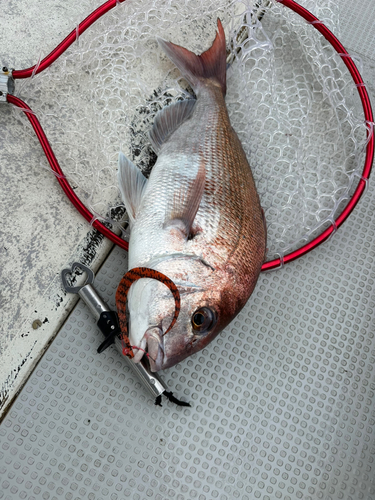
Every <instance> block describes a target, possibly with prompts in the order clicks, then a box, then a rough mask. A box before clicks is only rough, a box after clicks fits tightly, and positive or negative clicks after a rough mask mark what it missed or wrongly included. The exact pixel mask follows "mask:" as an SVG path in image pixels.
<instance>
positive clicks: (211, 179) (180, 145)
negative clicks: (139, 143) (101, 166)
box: [118, 21, 266, 371]
mask: <svg viewBox="0 0 375 500" xmlns="http://www.w3.org/2000/svg"><path fill="white" fill-rule="evenodd" d="M159 43H160V45H161V47H162V48H163V50H165V52H166V53H167V55H168V56H169V57H170V59H171V60H172V61H173V62H174V63H175V64H176V65H177V66H178V67H179V69H180V70H181V72H182V74H183V75H184V76H185V77H186V78H187V79H188V80H189V82H190V83H191V85H192V86H193V88H194V91H195V93H196V95H197V101H196V103H195V104H194V103H193V102H192V101H190V102H187V103H186V102H185V103H182V104H181V103H177V104H174V105H171V106H169V107H168V108H165V109H164V110H162V111H161V112H159V114H158V115H157V116H156V118H155V124H154V129H153V130H152V131H151V134H150V137H151V140H152V141H153V144H154V148H155V150H156V151H157V154H158V159H157V162H156V164H155V165H154V167H153V170H152V172H151V174H150V177H149V179H148V181H147V182H145V180H144V179H140V181H139V182H138V184H136V185H137V186H138V188H137V189H139V192H138V193H137V195H134V193H131V192H129V190H128V191H127V187H126V184H125V180H126V175H128V174H126V173H125V170H124V171H123V172H122V173H121V168H125V169H127V171H129V175H130V176H133V178H134V177H137V176H138V177H140V176H141V174H140V172H139V171H138V172H137V169H136V167H134V165H132V164H131V162H129V161H128V160H122V164H121V163H120V187H121V182H123V184H122V192H123V193H124V203H125V205H126V207H127V210H128V211H130V212H131V220H132V221H133V222H132V224H131V234H130V240H129V265H130V267H131V268H132V267H145V268H152V269H155V270H157V271H159V272H161V273H163V274H164V275H166V276H168V277H169V278H170V279H171V280H172V281H173V282H174V283H175V284H176V285H177V287H178V289H179V292H180V295H181V308H180V315H179V317H178V319H177V321H176V324H175V325H174V326H173V328H172V329H171V331H168V333H167V334H166V333H165V330H166V327H167V326H168V325H169V324H170V322H171V320H172V318H173V315H174V313H175V307H174V306H175V304H174V299H173V296H172V294H171V293H169V292H166V289H165V287H163V285H161V284H160V283H158V282H157V281H155V280H148V281H147V282H146V281H145V280H139V281H137V283H135V284H134V285H133V286H132V288H131V289H130V292H129V295H128V306H129V313H130V329H129V331H130V334H129V336H130V343H131V344H132V345H136V346H139V347H140V349H145V350H148V353H149V354H150V365H151V369H152V370H154V371H156V370H159V369H164V368H167V367H170V366H173V365H174V364H175V363H176V362H179V361H181V360H182V359H184V358H185V357H187V356H189V355H190V354H193V353H194V352H196V351H198V350H200V349H202V348H203V347H204V346H205V345H207V343H208V342H210V341H211V340H212V339H213V338H214V337H215V336H216V335H217V334H218V333H219V332H220V331H221V330H222V329H223V328H224V327H225V326H226V325H227V324H228V323H229V322H230V321H231V320H232V319H233V318H234V317H235V316H236V314H238V312H239V311H240V310H241V308H242V307H243V306H244V305H245V303H246V301H247V300H248V298H249V296H250V295H251V293H252V291H253V289H254V286H255V284H256V281H257V279H258V276H259V273H260V270H261V265H262V263H263V261H264V256H265V245H266V229H265V224H264V217H263V214H262V209H261V207H260V203H259V197H258V194H257V191H256V187H255V183H254V180H253V176H252V173H251V169H250V166H249V164H248V162H247V159H246V155H245V153H244V151H243V148H242V146H241V143H240V141H239V139H238V137H237V135H236V133H235V132H234V130H233V128H232V126H231V124H230V120H229V117H228V113H227V109H226V106H225V89H226V84H225V68H226V64H225V57H226V51H225V37H224V31H223V29H222V26H221V23H220V21H218V34H217V36H216V38H215V41H214V43H213V45H212V47H211V49H209V50H208V51H206V52H205V53H204V54H202V55H201V56H196V55H195V54H193V53H191V52H189V51H187V50H186V49H183V48H182V47H178V46H176V45H174V44H171V43H169V42H165V41H159ZM218 72H219V73H218ZM223 72H224V73H223ZM121 165H122V166H121ZM197 193H198V194H197ZM198 195H199V199H197V197H198ZM145 277H146V276H145ZM142 281H143V283H142ZM118 307H120V308H121V307H122V308H124V307H125V306H124V304H118ZM155 359H157V360H158V361H157V362H154V361H153V360H155Z"/></svg>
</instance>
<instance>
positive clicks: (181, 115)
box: [149, 99, 196, 154]
mask: <svg viewBox="0 0 375 500" xmlns="http://www.w3.org/2000/svg"><path fill="white" fill-rule="evenodd" d="M195 103H196V100H195V99H185V100H184V101H179V102H176V103H174V104H170V105H169V106H166V107H165V108H163V109H161V110H160V111H159V112H158V113H157V115H156V116H155V120H154V125H153V127H152V129H151V132H150V134H149V136H150V141H151V144H152V148H153V150H154V151H155V153H156V154H158V153H159V151H160V149H161V147H162V145H163V144H164V143H165V142H167V140H168V139H169V138H170V137H171V135H172V134H173V132H174V131H175V130H177V129H178V127H179V126H180V125H181V124H182V123H184V122H185V121H186V120H187V119H188V118H189V116H190V115H191V113H192V111H193V109H194V106H195Z"/></svg>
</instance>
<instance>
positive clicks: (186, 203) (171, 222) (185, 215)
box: [164, 161, 206, 240]
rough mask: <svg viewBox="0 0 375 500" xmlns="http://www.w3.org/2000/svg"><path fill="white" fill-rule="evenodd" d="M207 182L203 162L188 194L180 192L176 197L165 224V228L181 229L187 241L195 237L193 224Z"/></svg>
mask: <svg viewBox="0 0 375 500" xmlns="http://www.w3.org/2000/svg"><path fill="white" fill-rule="evenodd" d="M205 181H206V170H205V167H204V163H203V161H202V162H201V164H200V166H199V170H198V174H197V176H196V178H195V179H194V181H193V183H192V184H191V186H190V187H189V189H188V190H187V192H186V193H182V192H181V191H178V192H177V193H176V195H175V196H174V200H173V206H172V209H171V213H170V215H169V217H168V219H167V220H166V222H165V224H164V228H168V227H176V228H178V229H180V231H181V233H182V235H183V237H184V238H185V239H186V240H188V239H191V238H193V237H194V234H193V224H194V219H195V216H196V215H197V212H198V209H199V205H200V204H201V201H202V196H203V192H204V187H205Z"/></svg>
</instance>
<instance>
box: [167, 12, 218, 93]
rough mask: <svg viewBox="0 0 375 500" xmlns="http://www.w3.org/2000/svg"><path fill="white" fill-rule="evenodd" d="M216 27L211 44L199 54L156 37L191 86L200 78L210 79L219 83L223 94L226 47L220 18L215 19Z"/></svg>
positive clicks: (196, 84) (198, 81) (199, 80)
mask: <svg viewBox="0 0 375 500" xmlns="http://www.w3.org/2000/svg"><path fill="white" fill-rule="evenodd" d="M217 29H218V31H217V33H216V38H215V40H214V42H213V44H212V46H211V47H210V48H209V49H208V50H206V52H203V54H201V55H200V56H197V55H196V54H194V53H193V52H191V51H190V50H188V49H185V48H184V47H181V46H180V45H175V44H174V43H171V42H167V41H165V40H163V39H162V38H158V43H159V45H160V46H161V48H162V49H163V50H164V52H165V53H166V54H167V56H168V57H169V59H170V60H171V61H172V62H173V63H174V64H175V65H176V66H177V67H178V69H179V70H180V71H181V73H182V74H183V75H184V77H185V78H186V79H187V80H188V81H189V82H190V83H191V85H192V86H193V87H197V86H199V83H200V82H201V81H202V80H205V79H210V80H214V81H215V82H217V83H219V85H220V87H221V89H222V91H223V95H225V94H226V89H227V85H226V47H225V34H224V29H223V26H222V24H221V21H220V19H218V20H217Z"/></svg>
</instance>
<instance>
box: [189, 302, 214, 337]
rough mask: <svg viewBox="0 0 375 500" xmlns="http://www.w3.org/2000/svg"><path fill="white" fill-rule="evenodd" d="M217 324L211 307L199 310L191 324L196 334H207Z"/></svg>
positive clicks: (192, 318)
mask: <svg viewBox="0 0 375 500" xmlns="http://www.w3.org/2000/svg"><path fill="white" fill-rule="evenodd" d="M215 323H216V314H215V311H213V310H212V309H210V308H209V307H201V308H200V309H197V310H196V311H195V313H194V314H193V316H192V317H191V324H192V326H193V330H194V331H195V332H196V333H205V332H207V331H208V330H210V329H211V328H212V327H213V326H214V324H215Z"/></svg>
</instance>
